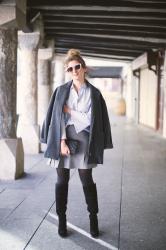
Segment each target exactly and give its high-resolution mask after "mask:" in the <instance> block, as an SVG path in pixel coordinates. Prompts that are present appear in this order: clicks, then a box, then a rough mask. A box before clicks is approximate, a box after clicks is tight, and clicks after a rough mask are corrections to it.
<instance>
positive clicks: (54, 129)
mask: <svg viewBox="0 0 166 250" xmlns="http://www.w3.org/2000/svg"><path fill="white" fill-rule="evenodd" d="M86 83H87V85H88V86H89V87H90V89H91V106H92V112H91V125H90V134H89V146H88V163H89V164H91V163H96V164H102V163H103V152H104V149H107V148H113V144H112V135H111V126H110V122H109V117H108V111H107V107H106V104H105V101H104V98H103V97H102V94H101V93H100V91H99V90H98V89H97V88H95V87H94V86H93V85H91V84H90V83H89V82H88V81H86ZM71 84H72V81H70V82H68V83H66V84H64V85H61V86H59V87H58V88H57V89H56V90H55V91H54V93H53V94H52V97H51V100H50V103H49V107H48V110H47V114H46V118H45V120H44V122H43V126H42V130H41V137H40V141H41V142H42V143H46V144H47V149H46V151H45V153H44V156H45V157H46V158H52V159H55V160H58V159H59V157H60V140H61V128H60V121H61V115H62V112H63V106H64V104H65V102H66V100H67V98H68V95H69V91H70V87H71Z"/></svg>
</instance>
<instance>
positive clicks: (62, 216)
mask: <svg viewBox="0 0 166 250" xmlns="http://www.w3.org/2000/svg"><path fill="white" fill-rule="evenodd" d="M55 197H56V212H57V215H58V219H59V225H58V233H59V235H60V236H61V237H66V236H67V226H66V209H67V197H68V184H56V189H55Z"/></svg>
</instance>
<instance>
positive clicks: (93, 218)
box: [83, 183, 99, 238]
mask: <svg viewBox="0 0 166 250" xmlns="http://www.w3.org/2000/svg"><path fill="white" fill-rule="evenodd" d="M83 190H84V194H85V200H86V204H87V210H88V211H89V213H90V214H89V219H90V234H91V236H92V237H94V238H95V237H98V236H99V228H98V218H97V213H98V199H97V189H96V184H95V183H94V184H91V185H87V186H83Z"/></svg>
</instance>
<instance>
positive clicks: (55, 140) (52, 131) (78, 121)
mask: <svg viewBox="0 0 166 250" xmlns="http://www.w3.org/2000/svg"><path fill="white" fill-rule="evenodd" d="M65 67H66V71H67V72H68V74H70V76H71V78H72V80H71V81H70V82H68V83H66V84H64V85H61V86H59V87H58V88H57V89H56V90H55V91H54V93H53V95H52V98H51V101H50V104H49V107H48V112H47V116H46V119H45V121H44V123H43V127H42V132H41V142H43V143H47V149H46V151H45V154H44V155H45V157H47V158H51V159H54V160H58V164H57V168H56V170H57V183H56V191H55V193H56V212H57V214H58V218H59V226H58V233H59V235H60V236H62V237H65V236H67V226H66V209H67V197H68V182H69V178H70V169H73V168H77V169H78V172H79V176H80V180H81V183H82V186H83V191H84V194H85V200H86V203H87V210H88V212H89V218H90V233H91V236H92V237H98V236H99V229H98V218H97V213H98V199H97V189H96V184H95V183H94V181H93V177H92V169H93V168H94V167H96V166H97V164H102V163H103V151H104V149H106V148H112V147H113V145H112V137H111V128H110V123H109V118H108V113H107V108H106V104H105V101H104V99H103V97H102V95H101V93H100V91H99V90H98V89H97V88H95V87H94V86H93V85H91V84H90V83H89V82H88V81H87V80H86V79H85V73H86V70H87V68H86V64H85V61H84V60H83V58H82V57H81V55H80V52H79V51H78V50H75V49H71V50H69V51H68V53H67V56H66V60H65ZM73 140H74V142H75V141H76V143H77V144H78V145H76V146H77V150H76V152H74V153H72V151H71V152H70V150H72V148H71V147H72V145H70V144H69V141H70V142H71V141H72V142H73ZM71 144H72V143H71Z"/></svg>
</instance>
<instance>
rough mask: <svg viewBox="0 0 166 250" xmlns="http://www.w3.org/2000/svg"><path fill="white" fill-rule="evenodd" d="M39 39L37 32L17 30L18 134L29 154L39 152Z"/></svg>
mask: <svg viewBox="0 0 166 250" xmlns="http://www.w3.org/2000/svg"><path fill="white" fill-rule="evenodd" d="M39 39H40V33H39V32H33V33H23V32H21V31H19V32H18V48H19V50H20V52H19V53H20V56H19V58H20V60H21V62H20V75H21V76H20V79H21V84H22V86H21V89H22V91H21V94H22V107H21V110H20V118H19V128H18V134H19V135H20V136H21V137H22V138H23V145H24V150H25V152H26V153H29V154H37V153H39V125H38V124H37V52H38V51H37V47H38V44H39Z"/></svg>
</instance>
